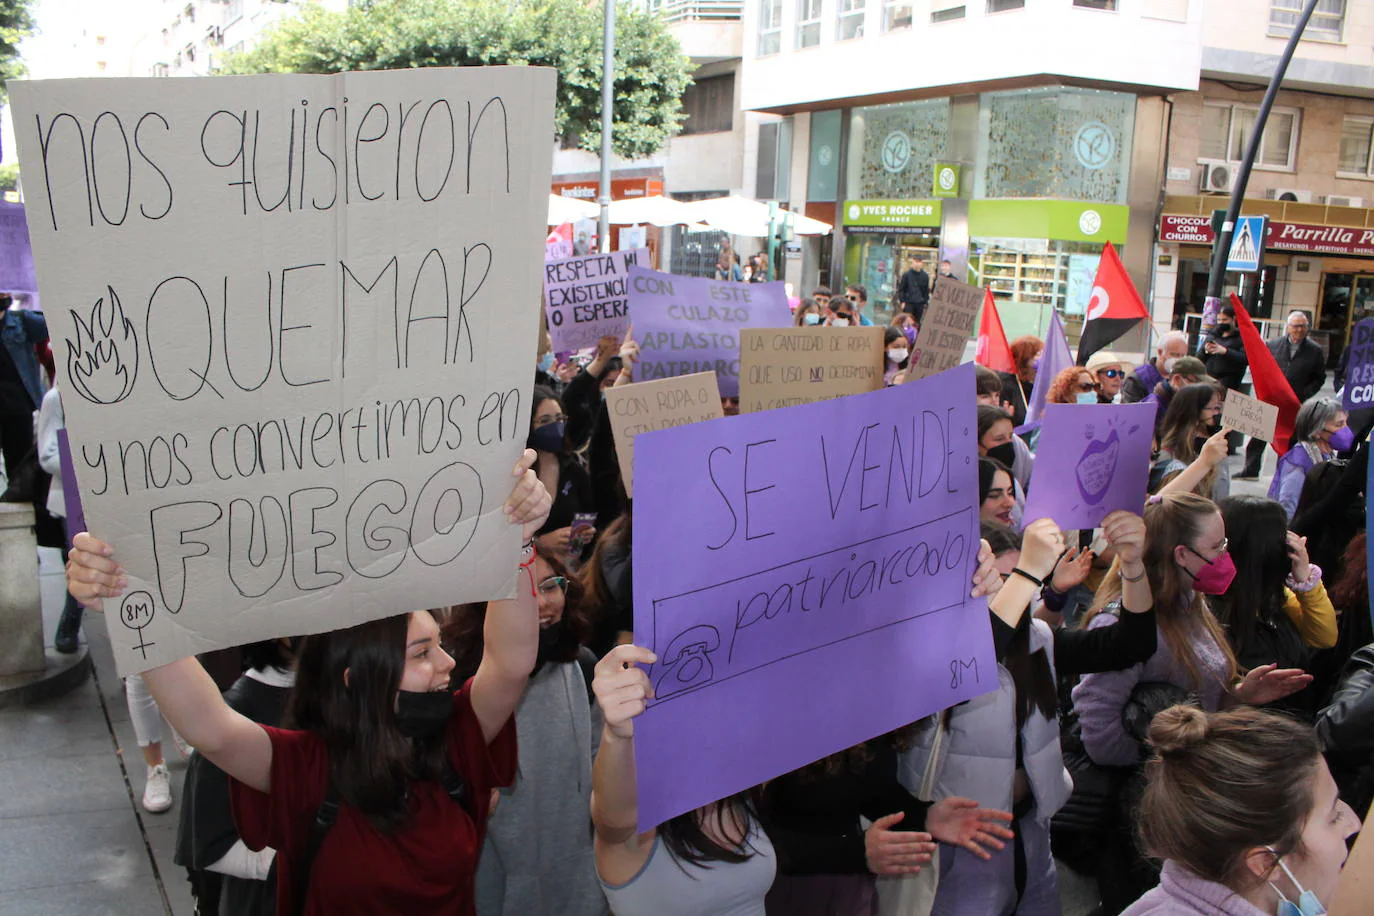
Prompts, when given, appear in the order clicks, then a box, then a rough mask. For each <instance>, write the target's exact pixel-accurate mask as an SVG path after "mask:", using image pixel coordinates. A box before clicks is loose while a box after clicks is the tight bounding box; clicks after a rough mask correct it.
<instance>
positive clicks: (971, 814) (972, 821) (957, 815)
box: [926, 798, 1016, 859]
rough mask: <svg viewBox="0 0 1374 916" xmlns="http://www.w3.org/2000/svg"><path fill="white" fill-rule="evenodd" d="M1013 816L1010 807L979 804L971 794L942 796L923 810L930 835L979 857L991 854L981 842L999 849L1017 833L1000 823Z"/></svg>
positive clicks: (1004, 822) (984, 857)
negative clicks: (1001, 808)
mask: <svg viewBox="0 0 1374 916" xmlns="http://www.w3.org/2000/svg"><path fill="white" fill-rule="evenodd" d="M1012 820H1013V818H1012V815H1011V813H1010V812H1009V811H997V810H995V809H993V808H980V807H978V802H976V801H974V800H973V799H971V798H942V799H940V800H939V801H937V802H936V803H935V804H933V805H931V806H930V810H929V811H928V812H926V827H927V828H929V830H930V835H931V836H933V837H935V839H937V840H939V841H940V842H941V843H948V844H950V845H951V846H962V847H963V848H964V849H967V850H968V851H969V852H971V853H973V854H974V855H975V856H978V858H980V859H991V858H992V853H990V852H988V851H987V850H986V849H984V848H983V847H984V846H990V847H992V849H993V850H994V851H996V850H1000V849H1003V848H1004V847H1005V846H1006V844H1005V843H1003V842H1002V841H1003V840H1010V839H1013V838H1014V837H1015V836H1016V834H1014V833H1012V832H1011V830H1009V829H1008V828H1006V827H1004V826H1002V825H1003V824H1009V823H1011V821H1012Z"/></svg>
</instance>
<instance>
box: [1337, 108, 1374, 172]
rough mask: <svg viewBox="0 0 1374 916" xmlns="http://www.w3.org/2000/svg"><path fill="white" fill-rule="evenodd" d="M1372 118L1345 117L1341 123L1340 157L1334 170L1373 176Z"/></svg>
mask: <svg viewBox="0 0 1374 916" xmlns="http://www.w3.org/2000/svg"><path fill="white" fill-rule="evenodd" d="M1372 136H1374V118H1346V119H1345V122H1344V123H1343V124H1342V125H1341V158H1340V163H1339V165H1337V166H1336V170H1337V171H1338V172H1340V173H1341V174H1342V175H1352V176H1355V177H1358V178H1374V161H1371V153H1374V142H1371V137H1372Z"/></svg>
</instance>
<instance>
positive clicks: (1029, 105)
mask: <svg viewBox="0 0 1374 916" xmlns="http://www.w3.org/2000/svg"><path fill="white" fill-rule="evenodd" d="M1135 106H1136V97H1135V96H1134V95H1132V94H1130V93H1125V92H1107V91H1103V90H1095V89H1073V88H1068V87H1059V88H1043V89H1018V90H1010V91H1007V92H989V93H984V94H983V96H982V97H981V99H980V102H979V114H978V118H979V139H978V157H977V171H976V175H975V181H974V196H975V197H983V198H1027V197H1047V198H1057V199H1060V200H1084V201H1098V202H1101V203H1111V204H1121V203H1125V202H1126V183H1127V173H1128V170H1129V166H1130V161H1131V140H1132V137H1133V134H1134V131H1135Z"/></svg>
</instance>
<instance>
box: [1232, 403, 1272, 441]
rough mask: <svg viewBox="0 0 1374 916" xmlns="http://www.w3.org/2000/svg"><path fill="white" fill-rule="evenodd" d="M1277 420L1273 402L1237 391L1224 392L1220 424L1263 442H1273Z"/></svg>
mask: <svg viewBox="0 0 1374 916" xmlns="http://www.w3.org/2000/svg"><path fill="white" fill-rule="evenodd" d="M1278 422H1279V409H1278V408H1277V407H1275V406H1274V405H1273V404H1266V403H1265V402H1264V401H1261V400H1260V399H1258V398H1252V397H1250V395H1248V394H1243V393H1241V392H1239V391H1228V392H1226V401H1225V403H1223V404H1222V407H1221V425H1222V426H1227V427H1230V428H1231V429H1234V430H1235V431H1236V432H1238V433H1245V435H1247V436H1253V437H1254V438H1256V439H1259V440H1261V441H1264V442H1273V441H1274V427H1275V426H1277V425H1278Z"/></svg>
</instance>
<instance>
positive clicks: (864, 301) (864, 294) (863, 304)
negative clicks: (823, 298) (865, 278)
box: [831, 283, 873, 328]
mask: <svg viewBox="0 0 1374 916" xmlns="http://www.w3.org/2000/svg"><path fill="white" fill-rule="evenodd" d="M844 297H845V298H846V299H848V300H849V303H848V305H849V311H850V312H851V313H852V314H851V315H850V317H851V319H853V320H851V321H850V322H849V323H850V324H851V325H862V326H863V327H866V328H871V327H873V319H871V318H869V317H868V316H867V315H865V314H864V309H866V308H867V307H868V287H866V286H863V285H861V284H858V283H855V284H852V285H850V286H846V287H845V288H844ZM844 305H845V303H840V304H838V305H836V304H835V303H833V302H832V303H831V308H833V309H835V312H836V314H837V315H838V314H839V310H840V309H841V308H843V306H844Z"/></svg>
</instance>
